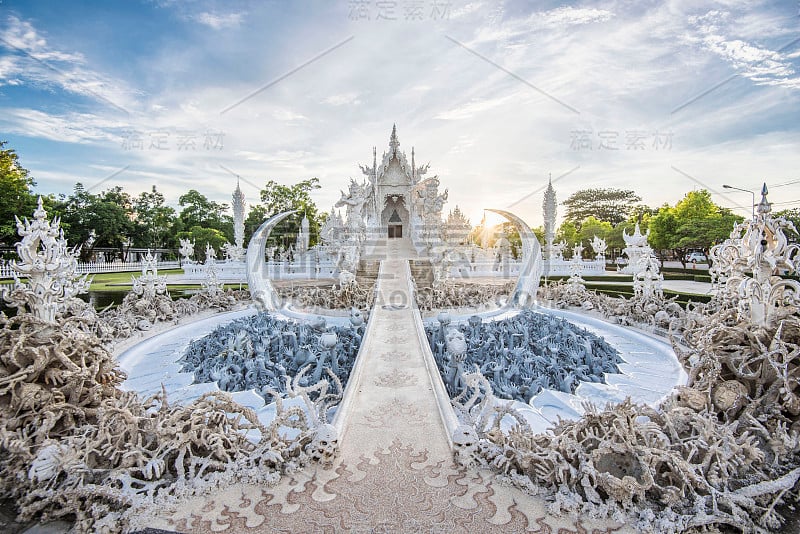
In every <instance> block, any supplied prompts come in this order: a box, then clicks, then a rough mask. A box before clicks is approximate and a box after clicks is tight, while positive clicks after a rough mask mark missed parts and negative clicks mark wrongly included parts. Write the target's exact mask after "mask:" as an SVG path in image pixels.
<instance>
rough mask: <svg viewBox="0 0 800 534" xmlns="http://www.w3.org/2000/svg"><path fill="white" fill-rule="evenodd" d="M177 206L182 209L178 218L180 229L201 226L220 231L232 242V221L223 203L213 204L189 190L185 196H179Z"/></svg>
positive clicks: (194, 191)
mask: <svg viewBox="0 0 800 534" xmlns="http://www.w3.org/2000/svg"><path fill="white" fill-rule="evenodd" d="M178 204H180V205H181V207H183V209H182V210H181V212H180V214H179V215H178V218H179V219H180V221H181V227H182V228H190V229H191V228H192V227H194V226H202V227H204V228H214V229H216V230H219V231H221V232H222V233H223V234H225V236H226V237H227V238H228V241H231V242H232V241H233V219H232V217H231V216H230V215H227V214H226V213H225V212H226V211H228V205H227V204H225V203H223V202H214V201H213V200H209V199H208V197H206V196H205V195H203V194H202V193H200V192H198V191H197V190H195V189H190V190H189V192H188V193H186V194H185V195H181V197H180V198H179V199H178Z"/></svg>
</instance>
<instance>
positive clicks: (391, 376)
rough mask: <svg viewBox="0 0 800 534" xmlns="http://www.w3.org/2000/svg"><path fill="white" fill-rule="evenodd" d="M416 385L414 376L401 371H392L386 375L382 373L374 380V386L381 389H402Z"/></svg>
mask: <svg viewBox="0 0 800 534" xmlns="http://www.w3.org/2000/svg"><path fill="white" fill-rule="evenodd" d="M416 383H417V377H416V376H414V375H412V374H409V373H406V372H405V371H401V370H400V369H394V370H392V371H390V372H388V373H383V374H381V375H380V376H378V378H376V379H375V385H376V386H379V387H382V388H403V387H408V386H413V385H416Z"/></svg>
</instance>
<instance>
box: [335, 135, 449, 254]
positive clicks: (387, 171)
mask: <svg viewBox="0 0 800 534" xmlns="http://www.w3.org/2000/svg"><path fill="white" fill-rule="evenodd" d="M372 157H373V160H372V166H371V167H367V166H364V165H361V166H360V167H361V172H362V173H363V174H364V176H366V181H365V182H364V183H362V184H357V183H356V182H355V181H352V180H351V182H350V192H349V194H344V193H342V199H341V200H340V201H339V203H337V206H342V205H346V206H347V208H348V210H347V211H348V218H347V226H348V229H349V230H351V231H352V230H355V229H356V228H355V226H354V224H358V225H363V226H361V228H363V229H364V231H365V235H364V237H365V238H366V242H365V245H366V249H365V251H364V252H365V254H367V255H370V254H371V253H372V252H373V251H374V250H375V247H376V246H379V245H380V244H381V242H383V241H384V240H386V239H402V240H405V241H406V242H407V243H408V244H409V245H411V246H412V247H413V248H414V250H416V251H417V252H418V253H423V252H424V251H426V250H428V251H429V250H430V249H431V248H432V247H434V246H436V245H438V244H440V242H441V239H442V235H441V230H442V207H443V206H444V203H445V202H446V201H447V190H445V192H444V193H442V194H440V193H439V179H438V177H437V176H433V177H431V178H424V176H425V174H426V173H427V172H428V167H429V165H421V166H419V167H418V166H417V165H416V161H415V153H414V148H413V147H412V148H411V162H410V163H409V161H408V159H407V156H406V154H405V152H403V151H401V150H400V141H399V140H398V138H397V127H396V126H392V134H391V136H390V137H389V150H388V151H386V152H384V153H383V155H382V156H381V160H380V161H378V159H377V149H376V148H375V147H373V149H372ZM351 214H353V215H355V214H359V215H361V216H362V217H361V220H360V221H351Z"/></svg>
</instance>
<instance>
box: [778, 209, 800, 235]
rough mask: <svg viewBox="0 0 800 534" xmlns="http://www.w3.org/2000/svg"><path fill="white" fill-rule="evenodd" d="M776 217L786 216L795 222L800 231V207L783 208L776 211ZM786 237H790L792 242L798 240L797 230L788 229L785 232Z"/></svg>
mask: <svg viewBox="0 0 800 534" xmlns="http://www.w3.org/2000/svg"><path fill="white" fill-rule="evenodd" d="M775 216H776V217H784V218H785V219H786V220H788V221H789V222H791V223H792V224H794V227H795V229H796V230H797V231H798V232H800V208H791V209H788V210H781V211H778V212H775ZM784 233H785V234H786V237H787V238H788V239H789V241H790V242H791V243H797V242H798V237H800V236H798V234H797V232H792V231H791V230H787V231H786V232H784Z"/></svg>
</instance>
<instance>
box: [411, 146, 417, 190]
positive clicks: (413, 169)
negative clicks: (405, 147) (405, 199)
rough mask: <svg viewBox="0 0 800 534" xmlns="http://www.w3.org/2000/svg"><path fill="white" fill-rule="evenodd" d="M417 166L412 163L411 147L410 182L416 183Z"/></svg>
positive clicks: (412, 148) (412, 153) (412, 149)
mask: <svg viewBox="0 0 800 534" xmlns="http://www.w3.org/2000/svg"><path fill="white" fill-rule="evenodd" d="M416 178H417V166H416V164H415V163H414V147H413V146H412V147H411V181H412V182H414V183H417V180H416Z"/></svg>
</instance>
